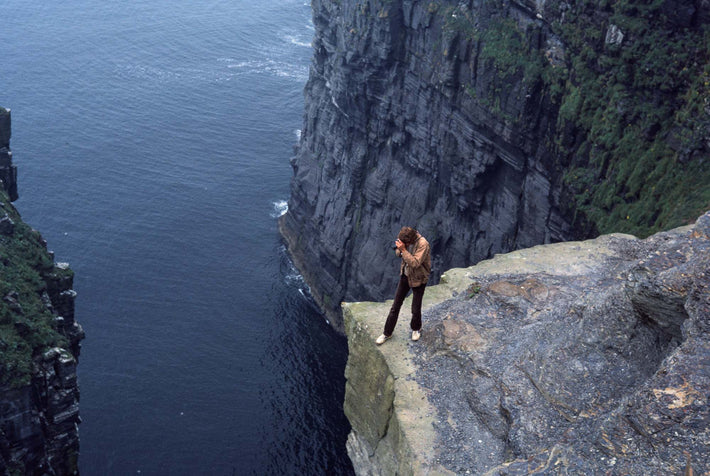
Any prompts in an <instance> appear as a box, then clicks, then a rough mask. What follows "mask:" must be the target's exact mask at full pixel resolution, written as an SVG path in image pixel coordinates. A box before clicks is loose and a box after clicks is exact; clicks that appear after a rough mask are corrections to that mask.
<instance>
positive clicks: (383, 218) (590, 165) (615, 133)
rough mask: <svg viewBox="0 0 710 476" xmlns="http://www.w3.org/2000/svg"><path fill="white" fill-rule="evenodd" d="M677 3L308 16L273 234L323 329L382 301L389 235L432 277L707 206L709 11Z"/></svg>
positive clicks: (403, 5)
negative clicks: (305, 286) (294, 123)
mask: <svg viewBox="0 0 710 476" xmlns="http://www.w3.org/2000/svg"><path fill="white" fill-rule="evenodd" d="M681 3H682V2H677V1H675V0H664V1H661V2H654V3H653V4H652V5H649V4H648V2H642V1H637V0H628V1H624V2H608V3H606V4H603V5H602V4H599V5H597V4H591V3H589V2H568V1H558V0H548V1H540V2H530V1H519V0H486V1H471V0H468V1H458V0H437V1H427V2H416V1H412V0H398V1H389V0H365V1H362V0H357V1H356V0H337V1H336V0H314V1H313V2H312V6H313V20H314V25H315V38H314V40H313V48H314V58H313V63H312V66H311V72H310V77H309V80H308V83H307V85H306V89H305V114H304V122H303V130H302V134H301V140H300V143H299V145H298V148H297V152H296V155H295V157H294V158H293V160H292V165H293V169H294V178H293V181H292V187H291V197H290V200H289V208H288V213H286V215H285V216H284V217H283V218H282V219H281V231H282V234H283V236H284V237H285V239H286V241H287V243H288V247H289V250H290V252H291V254H292V256H293V258H294V261H295V263H296V265H297V266H298V268H299V269H300V270H301V272H302V273H303V275H304V277H305V279H306V281H307V282H308V283H309V284H310V285H311V290H312V293H313V296H314V298H315V299H316V301H317V302H318V303H319V304H320V305H321V306H322V307H323V308H324V309H325V310H326V312H327V313H328V314H329V315H330V317H331V320H332V321H333V322H335V323H336V325H338V326H339V325H342V324H341V321H340V319H339V317H338V316H339V313H340V308H339V303H340V302H341V301H342V300H363V299H374V300H381V299H384V298H386V297H388V296H389V295H390V293H392V292H393V290H394V287H395V286H396V264H395V263H393V265H392V267H388V266H386V264H387V263H389V262H390V261H391V260H392V259H391V255H390V253H389V250H390V244H391V242H392V241H393V239H394V237H395V236H396V233H397V231H398V230H399V228H400V227H401V226H403V225H409V226H414V227H416V228H418V229H419V230H420V231H421V233H422V234H423V235H424V236H426V237H427V238H428V239H429V241H430V243H431V244H432V256H433V257H434V267H435V268H436V269H438V270H439V272H441V271H442V270H445V269H449V268H451V267H459V266H469V265H471V264H473V263H475V262H477V261H479V260H481V259H484V258H489V257H491V256H493V255H494V254H496V253H501V252H506V251H510V250H514V249H518V248H525V247H529V246H532V245H536V244H540V243H548V242H556V241H564V240H567V239H583V238H588V237H592V236H596V235H597V234H598V230H608V231H624V230H629V231H633V232H634V233H635V234H639V233H640V234H642V235H644V236H645V235H647V234H650V233H651V232H653V231H657V230H659V229H664V228H669V227H671V226H678V225H679V224H680V223H685V221H684V220H685V219H686V218H690V219H691V220H692V219H694V218H695V217H696V216H697V215H698V214H699V213H701V212H702V211H703V210H705V209H706V208H707V207H708V206H710V194H709V193H708V188H707V180H710V176H709V175H708V174H710V169H708V167H707V160H708V156H709V151H710V108H707V107H706V106H704V104H705V102H706V101H705V99H707V94H708V91H709V90H708V89H707V88H708V86H707V85H708V84H709V83H708V77H710V76H708V74H710V73H708V72H707V71H705V70H704V69H703V65H704V64H707V54H708V53H707V51H706V50H705V49H703V48H702V47H701V46H699V45H703V44H706V42H707V35H706V33H704V32H705V31H706V30H704V29H703V24H704V23H707V21H708V15H707V11H708V7H707V2H704V1H703V2H690V3H688V2H686V3H683V4H682V5H681ZM703 35H706V36H703ZM657 45H664V47H663V48H657V47H656V46H657ZM647 181H650V182H652V183H646V182H647ZM597 225H598V226H597Z"/></svg>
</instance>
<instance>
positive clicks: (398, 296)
mask: <svg viewBox="0 0 710 476" xmlns="http://www.w3.org/2000/svg"><path fill="white" fill-rule="evenodd" d="M424 288H426V284H422V285H421V286H417V287H415V288H410V287H409V281H408V280H407V277H406V276H404V275H402V276H400V278H399V285H398V286H397V292H396V293H394V303H392V307H391V308H390V313H389V315H388V316H387V322H385V335H386V336H391V335H392V333H393V332H394V326H396V325H397V318H398V317H399V310H400V309H401V308H402V303H404V298H406V297H407V293H409V290H410V289H411V290H412V322H411V323H410V327H411V328H412V330H413V331H419V330H421V328H422V298H423V297H424Z"/></svg>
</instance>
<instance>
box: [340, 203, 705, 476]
mask: <svg viewBox="0 0 710 476" xmlns="http://www.w3.org/2000/svg"><path fill="white" fill-rule="evenodd" d="M389 304H390V303H389V302H387V303H366V302H359V303H349V304H344V306H343V307H344V316H345V326H346V332H347V335H348V345H349V349H350V357H349V359H348V364H347V368H346V377H347V385H346V396H345V412H346V415H347V417H348V419H349V420H350V422H351V424H352V432H351V434H350V436H349V439H348V453H349V455H350V457H351V459H352V460H353V463H354V466H355V469H356V472H357V473H358V474H372V475H375V474H382V475H385V474H477V475H504V474H505V475H524V474H619V475H621V474H691V473H689V472H685V473H684V471H690V470H691V469H692V470H694V471H695V474H706V473H708V472H709V471H710V452H708V451H707V449H708V448H709V447H710V410H709V409H710V401H709V399H710V212H709V213H707V214H705V215H703V216H702V217H701V218H700V219H699V220H698V221H697V222H696V223H695V225H693V226H688V227H683V228H678V229H674V230H672V231H669V232H664V233H659V234H656V235H654V236H652V237H650V238H648V239H645V240H639V239H636V238H634V237H632V236H630V235H620V234H617V235H604V236H601V237H599V238H597V239H594V240H589V241H581V242H568V243H557V244H549V245H544V246H536V247H533V248H530V249H524V250H519V251H515V252H512V253H508V254H503V255H497V256H495V257H494V258H492V259H490V260H485V261H482V262H481V263H479V264H478V265H476V266H473V267H470V268H462V269H453V270H450V271H447V272H446V274H445V275H444V276H442V278H441V284H439V285H438V286H432V287H431V288H430V289H427V292H426V294H425V301H424V306H425V311H424V331H423V334H422V338H421V340H419V341H418V342H416V343H414V342H412V341H410V339H409V329H408V326H407V322H406V320H405V322H401V323H400V324H399V325H398V328H397V329H396V331H395V333H394V337H393V338H392V339H391V340H389V341H388V342H386V343H385V344H384V345H382V346H379V347H378V346H376V345H375V343H374V339H375V338H376V337H377V335H379V334H380V333H381V331H382V326H383V324H384V318H385V316H386V313H387V309H388V306H389ZM403 309H407V304H406V303H405V306H404V308H403ZM404 314H405V316H406V313H404Z"/></svg>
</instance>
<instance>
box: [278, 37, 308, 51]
mask: <svg viewBox="0 0 710 476" xmlns="http://www.w3.org/2000/svg"><path fill="white" fill-rule="evenodd" d="M284 39H285V40H286V41H288V42H289V43H291V44H292V45H296V46H303V47H305V48H310V47H311V46H312V42H311V41H308V42H306V41H303V40H302V39H299V38H298V37H296V36H295V35H286V36H285V37H284Z"/></svg>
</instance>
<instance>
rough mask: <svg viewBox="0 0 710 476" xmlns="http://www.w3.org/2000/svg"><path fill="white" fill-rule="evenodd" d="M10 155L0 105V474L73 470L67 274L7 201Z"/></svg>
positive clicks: (72, 325) (73, 343) (80, 334)
mask: <svg viewBox="0 0 710 476" xmlns="http://www.w3.org/2000/svg"><path fill="white" fill-rule="evenodd" d="M11 159H12V154H11V152H10V111H9V110H6V109H3V108H0V180H2V187H0V474H8V475H20V474H51V475H57V476H61V475H69V474H78V471H79V465H78V457H79V429H78V425H79V422H80V419H79V387H78V383H77V375H76V366H77V359H78V357H79V350H80V345H79V344H80V341H81V340H82V339H83V338H84V331H83V330H82V328H81V326H80V325H79V324H78V323H77V322H76V321H75V320H74V299H75V297H76V292H75V291H74V290H73V289H72V288H73V281H74V273H73V271H72V270H71V269H70V268H69V266H68V265H67V264H66V263H55V262H54V256H53V254H52V253H51V252H50V251H48V250H47V242H46V241H45V240H44V239H43V238H42V236H41V235H40V234H39V233H38V232H37V231H35V230H33V229H32V228H30V227H29V226H28V225H27V224H25V223H24V222H23V221H22V218H21V217H20V214H19V213H18V212H17V210H16V209H15V207H14V206H13V205H12V203H11V201H12V200H14V199H16V198H17V182H16V178H17V172H16V168H15V166H14V165H13V164H12V161H11Z"/></svg>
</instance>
